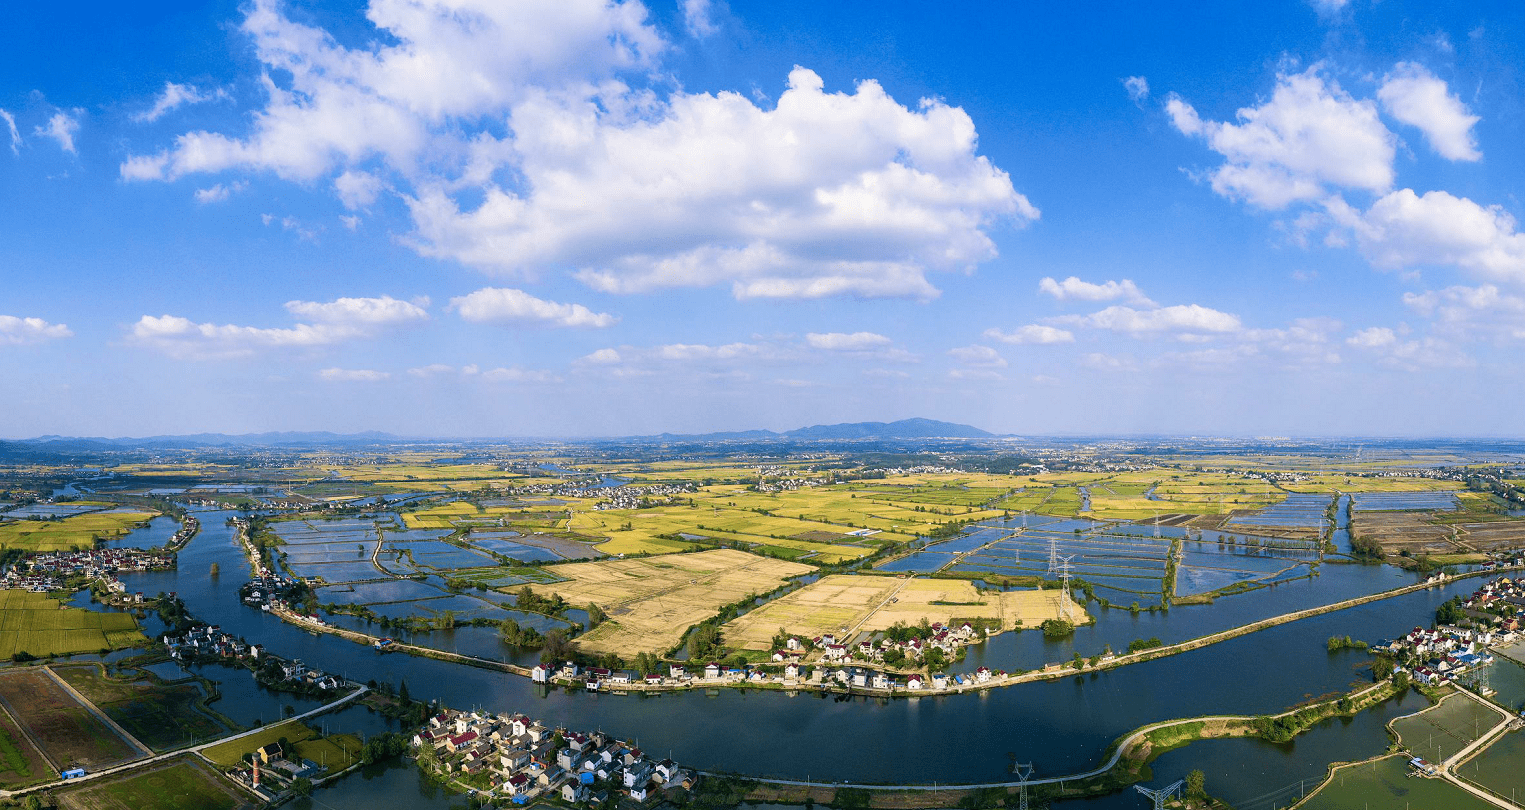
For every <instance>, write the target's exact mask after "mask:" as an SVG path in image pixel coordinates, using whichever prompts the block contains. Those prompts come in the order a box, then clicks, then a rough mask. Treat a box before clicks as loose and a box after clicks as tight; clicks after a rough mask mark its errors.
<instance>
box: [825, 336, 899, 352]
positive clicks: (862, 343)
mask: <svg viewBox="0 0 1525 810" xmlns="http://www.w3.org/2000/svg"><path fill="white" fill-rule="evenodd" d="M805 342H806V343H808V344H810V348H812V349H825V350H827V351H834V352H862V351H870V350H873V349H882V348H884V347H886V346H888V345H890V343H891V342H892V341H891V340H890V339H889V338H887V337H885V336H884V335H880V334H876V333H874V332H852V333H845V332H811V333H809V334H807V335H805Z"/></svg>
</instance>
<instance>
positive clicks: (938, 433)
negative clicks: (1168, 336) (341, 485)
mask: <svg viewBox="0 0 1525 810" xmlns="http://www.w3.org/2000/svg"><path fill="white" fill-rule="evenodd" d="M994 435H995V434H993V433H990V432H988V431H984V430H980V429H979V428H976V427H970V426H969V425H960V424H955V423H953V422H939V421H938V420H936V419H901V420H900V421H898V422H844V423H842V424H836V425H812V426H810V427H803V428H798V429H796V430H789V431H785V432H783V433H779V432H776V431H772V430H742V431H731V432H721V433H699V434H673V433H663V434H660V435H656V436H637V437H626V438H627V439H629V440H636V441H662V442H668V441H700V442H705V441H769V440H792V441H850V440H860V439H862V440H872V439H984V438H990V437H993V436H994ZM521 440H522V439H521ZM404 441H408V442H428V441H430V440H428V439H421V438H404V437H401V436H396V435H393V434H391V433H383V432H380V431H374V430H371V431H366V432H363V433H331V432H329V431H308V432H293V431H286V432H274V433H244V434H240V435H229V434H226V433H195V434H190V435H183V436H145V437H141V438H114V439H108V438H101V437H77V436H38V437H36V438H32V439H23V440H20V441H14V442H4V441H0V449H4V448H5V447H7V446H9V448H10V449H11V450H13V451H15V450H22V449H26V450H31V451H41V452H55V453H82V452H90V451H103V450H134V449H144V450H153V449H158V448H163V449H170V448H196V447H304V446H313V445H317V446H326V447H334V446H349V447H359V446H369V445H385V444H395V443H398V442H404ZM438 441H458V440H450V439H439V440H438ZM475 441H490V440H489V439H477V440H475Z"/></svg>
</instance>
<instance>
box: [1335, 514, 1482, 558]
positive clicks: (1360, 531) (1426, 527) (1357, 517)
mask: <svg viewBox="0 0 1525 810" xmlns="http://www.w3.org/2000/svg"><path fill="white" fill-rule="evenodd" d="M1428 518H1429V514H1428V513H1426V512H1356V513H1355V514H1354V515H1353V517H1352V520H1351V523H1350V533H1351V536H1353V537H1371V538H1373V539H1375V540H1376V541H1377V542H1378V543H1381V544H1382V550H1383V551H1385V552H1387V553H1389V554H1396V553H1398V552H1401V551H1405V550H1407V551H1408V552H1410V553H1411V554H1414V555H1416V556H1417V555H1419V554H1448V553H1452V552H1457V551H1466V550H1467V549H1465V548H1463V547H1461V546H1459V545H1457V544H1456V543H1455V542H1453V541H1452V539H1451V538H1452V536H1453V535H1454V532H1453V530H1452V527H1450V526H1437V525H1435V524H1433V523H1430V522H1429V521H1428Z"/></svg>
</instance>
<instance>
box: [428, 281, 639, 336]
mask: <svg viewBox="0 0 1525 810" xmlns="http://www.w3.org/2000/svg"><path fill="white" fill-rule="evenodd" d="M450 308H451V309H454V310H455V311H456V312H457V313H459V314H460V316H461V317H462V318H464V319H465V320H468V321H472V322H475V323H500V324H510V323H521V324H539V325H543V326H584V327H595V328H602V327H606V326H613V325H614V324H615V323H618V322H619V319H618V318H616V317H614V316H613V315H610V314H609V313H607V312H594V311H593V310H591V309H588V308H587V307H585V306H583V305H582V304H559V303H556V302H555V301H545V300H542V299H540V298H536V297H535V296H533V295H530V294H529V293H527V292H524V291H523V290H515V289H509V288H506V287H484V288H482V289H480V290H477V291H476V292H473V293H471V294H469V295H464V296H461V297H459V298H452V299H450Z"/></svg>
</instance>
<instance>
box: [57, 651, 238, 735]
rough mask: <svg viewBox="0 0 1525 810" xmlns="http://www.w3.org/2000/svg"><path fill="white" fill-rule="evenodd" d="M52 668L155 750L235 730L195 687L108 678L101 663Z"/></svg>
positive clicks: (145, 679)
mask: <svg viewBox="0 0 1525 810" xmlns="http://www.w3.org/2000/svg"><path fill="white" fill-rule="evenodd" d="M52 669H53V672H54V673H55V674H57V675H58V677H60V678H63V679H64V680H65V681H67V682H68V683H69V685H70V686H72V687H74V688H75V690H77V691H78V692H79V693H80V694H82V695H84V696H85V699H86V700H89V701H90V702H91V703H93V704H95V707H96V708H97V709H100V710H101V711H103V712H105V713H106V716H107V717H110V718H111V719H112V720H113V721H115V722H116V724H117V725H119V726H121V727H122V728H124V729H126V730H127V733H128V734H131V735H132V736H133V737H136V738H137V740H138V741H139V742H141V743H143V744H144V745H146V746H148V747H149V748H152V749H154V750H155V751H167V750H170V749H173V748H178V747H180V746H182V745H187V744H190V743H191V742H193V741H195V740H202V741H205V740H209V739H212V738H213V737H215V736H218V735H222V734H226V733H228V732H229V731H231V730H232V729H229V728H228V727H227V726H226V725H225V724H224V723H222V722H220V721H218V720H216V719H215V718H213V717H212V716H211V715H209V714H207V713H206V712H204V711H202V710H201V706H200V703H201V700H202V698H203V697H204V696H203V694H202V692H201V687H200V686H198V685H196V684H194V683H182V684H174V685H168V684H160V683H156V682H154V681H153V680H151V679H149V678H146V677H140V678H138V679H137V680H121V679H117V678H108V677H106V676H105V675H104V674H103V673H102V672H101V668H100V666H99V665H96V664H82V665H76V666H56V667H52Z"/></svg>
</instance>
